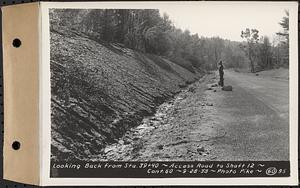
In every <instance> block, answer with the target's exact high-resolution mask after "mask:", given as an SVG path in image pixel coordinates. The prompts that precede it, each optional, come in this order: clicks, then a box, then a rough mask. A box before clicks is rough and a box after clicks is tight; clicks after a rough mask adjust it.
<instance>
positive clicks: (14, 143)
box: [12, 141, 21, 150]
mask: <svg viewBox="0 0 300 188" xmlns="http://www.w3.org/2000/svg"><path fill="white" fill-rule="evenodd" d="M20 147H21V143H20V142H18V141H14V142H13V143H12V148H13V149H14V150H19V149H20Z"/></svg>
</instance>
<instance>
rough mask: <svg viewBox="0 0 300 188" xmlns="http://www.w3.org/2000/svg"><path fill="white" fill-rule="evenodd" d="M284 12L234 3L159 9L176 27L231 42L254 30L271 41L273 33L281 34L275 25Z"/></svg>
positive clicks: (278, 8) (274, 6)
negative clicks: (247, 29) (248, 30)
mask: <svg viewBox="0 0 300 188" xmlns="http://www.w3.org/2000/svg"><path fill="white" fill-rule="evenodd" d="M284 10H288V8H287V7H285V5H284V4H282V3H281V4H269V3H260V4H259V5H258V4H250V3H249V2H248V3H244V4H241V3H238V4H237V3H236V4H230V5H229V4H220V3H219V4H201V5H195V4H193V6H191V5H185V4H181V5H180V6H178V5H174V4H170V5H169V6H167V7H166V6H164V7H161V8H160V12H161V13H163V12H165V13H167V14H168V15H169V17H170V19H171V20H172V21H173V23H174V24H175V26H176V27H178V28H181V29H183V30H185V29H188V30H190V31H191V33H198V35H199V36H205V37H213V36H219V37H222V38H224V39H230V40H233V41H242V38H241V37H240V34H241V31H242V30H245V28H256V29H258V30H259V34H260V36H264V35H266V36H269V37H270V39H271V41H272V38H273V37H274V36H275V33H276V32H278V31H280V30H281V27H280V25H279V24H278V23H279V22H280V20H281V19H282V17H283V16H285V12H284Z"/></svg>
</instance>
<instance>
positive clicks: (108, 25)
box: [50, 9, 288, 72]
mask: <svg viewBox="0 0 300 188" xmlns="http://www.w3.org/2000/svg"><path fill="white" fill-rule="evenodd" d="M286 19H287V20H286ZM50 21H51V30H53V31H60V30H63V31H70V32H76V33H77V34H81V35H85V36H88V37H89V38H91V39H93V40H96V41H98V42H101V43H107V44H110V43H118V44H121V45H123V46H124V47H127V48H131V49H134V50H137V51H140V52H143V53H150V54H155V55H159V56H164V57H166V58H168V59H170V60H172V61H173V62H175V63H177V64H179V65H181V66H182V67H184V68H186V69H188V70H190V71H191V72H197V71H198V70H204V69H205V70H214V69H216V68H217V63H218V61H220V60H223V61H224V64H225V67H226V68H231V67H234V68H245V67H248V64H250V68H251V71H252V72H254V71H255V70H258V69H268V68H274V67H277V66H288V53H287V52H288V26H286V22H287V23H288V14H287V17H285V18H283V20H282V21H281V22H280V24H281V25H282V27H283V28H284V31H283V32H281V33H278V41H277V42H276V44H275V43H273V44H271V43H270V41H269V39H268V38H267V37H262V38H258V36H257V37H256V36H255V35H254V34H253V32H254V33H255V32H256V31H257V30H256V31H254V30H253V29H252V30H250V29H246V30H245V31H243V32H242V37H243V38H244V39H245V42H233V41H230V40H224V39H222V38H219V37H212V38H206V37H199V36H198V34H192V33H190V31H188V30H185V31H183V30H181V29H179V28H176V27H175V26H174V24H173V23H172V21H171V20H170V19H169V17H168V15H167V14H163V15H161V14H160V12H159V10H156V9H52V10H51V11H50ZM203 34H204V33H203ZM257 35H258V31H257ZM279 36H280V37H279ZM283 38H284V39H285V40H283Z"/></svg>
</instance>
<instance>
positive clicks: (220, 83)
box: [219, 61, 224, 87]
mask: <svg viewBox="0 0 300 188" xmlns="http://www.w3.org/2000/svg"><path fill="white" fill-rule="evenodd" d="M219 76H220V81H219V85H220V86H221V87H223V86H224V66H223V63H222V61H220V62H219Z"/></svg>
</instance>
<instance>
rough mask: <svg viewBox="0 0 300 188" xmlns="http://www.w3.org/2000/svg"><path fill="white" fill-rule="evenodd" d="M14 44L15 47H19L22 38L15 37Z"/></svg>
mask: <svg viewBox="0 0 300 188" xmlns="http://www.w3.org/2000/svg"><path fill="white" fill-rule="evenodd" d="M12 44H13V46H14V47H15V48H19V47H20V46H21V44H22V42H21V40H20V39H14V40H13V43H12Z"/></svg>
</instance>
